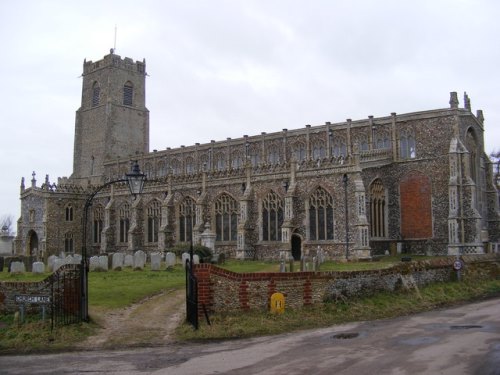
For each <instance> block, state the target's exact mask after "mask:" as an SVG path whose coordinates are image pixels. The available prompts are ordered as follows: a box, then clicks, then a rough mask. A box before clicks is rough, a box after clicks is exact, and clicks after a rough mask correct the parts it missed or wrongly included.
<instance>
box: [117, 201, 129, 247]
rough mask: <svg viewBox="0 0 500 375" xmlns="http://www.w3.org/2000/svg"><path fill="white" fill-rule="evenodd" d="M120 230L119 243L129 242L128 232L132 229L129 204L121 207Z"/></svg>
mask: <svg viewBox="0 0 500 375" xmlns="http://www.w3.org/2000/svg"><path fill="white" fill-rule="evenodd" d="M119 215H120V230H119V242H121V243H127V242H128V231H129V229H130V206H129V204H128V203H124V204H123V205H122V206H121V207H120V212H119Z"/></svg>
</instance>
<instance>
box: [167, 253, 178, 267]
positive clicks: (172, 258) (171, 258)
mask: <svg viewBox="0 0 500 375" xmlns="http://www.w3.org/2000/svg"><path fill="white" fill-rule="evenodd" d="M175 262H176V259H175V254H174V253H171V252H168V253H167V254H166V255H165V263H166V264H167V269H172V268H174V267H175Z"/></svg>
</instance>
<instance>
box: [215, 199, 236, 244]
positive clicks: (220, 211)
mask: <svg viewBox="0 0 500 375" xmlns="http://www.w3.org/2000/svg"><path fill="white" fill-rule="evenodd" d="M214 211H215V235H216V237H215V240H216V241H236V235H237V232H238V227H237V226H238V203H237V202H236V200H235V199H234V198H232V197H231V196H230V195H228V194H222V195H220V196H219V197H218V198H217V200H216V201H215V205H214Z"/></svg>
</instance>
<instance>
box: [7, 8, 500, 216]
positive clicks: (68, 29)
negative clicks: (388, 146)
mask: <svg viewBox="0 0 500 375" xmlns="http://www.w3.org/2000/svg"><path fill="white" fill-rule="evenodd" d="M499 19H500V2H499V1H497V0H429V1H426V0H421V1H415V0H412V1H406V0H394V1H389V0H387V1H386V0H377V1H375V0H373V1H368V0H345V1H343V0H330V1H327V0H317V1H315V0H307V1H306V0H302V1H294V0H255V1H251V0H248V1H237V0H234V1H229V0H227V1H225V0H210V1H191V0H179V1H169V0H159V1H147V0H143V1H137V0H134V1H127V0H120V1H114V0H110V1H103V0H101V1H94V0H86V1H68V0H66V1H62V0H61V1H43V0H36V1H35V0H33V1H27V0H17V1H1V2H0V43H1V51H2V58H1V59H0V72H1V73H0V74H1V75H2V90H0V102H1V103H2V109H3V110H2V113H1V117H0V127H1V128H0V130H1V134H2V138H1V144H2V146H1V154H0V155H1V160H2V173H3V176H4V177H3V178H2V183H1V184H0V216H3V215H6V214H11V215H13V216H14V218H15V220H17V218H18V216H19V213H20V203H19V186H20V181H21V177H23V176H24V177H25V178H26V184H27V185H28V186H29V184H30V180H31V178H32V177H31V173H32V172H33V171H35V172H36V178H37V181H38V182H37V185H38V186H40V185H41V184H42V183H43V181H44V179H45V175H46V174H49V176H50V181H51V182H57V177H61V176H69V175H70V174H71V172H72V167H73V164H72V163H73V159H72V158H73V133H74V122H75V111H76V110H77V109H78V107H79V106H80V100H81V78H79V76H80V75H81V73H82V64H83V60H84V59H85V58H86V59H87V60H93V61H96V60H99V59H101V58H102V57H103V56H104V55H106V54H108V53H109V49H110V48H111V47H113V44H114V32H115V25H117V30H118V32H117V45H116V47H117V49H116V53H117V54H119V55H120V56H122V57H131V58H133V59H134V60H142V59H143V58H145V59H146V63H147V72H148V74H149V77H148V78H147V99H146V100H147V107H148V109H149V110H150V149H151V150H153V149H158V150H161V149H164V148H165V147H178V146H180V145H191V144H194V143H195V142H200V143H205V142H210V140H211V139H214V140H224V139H226V138H227V137H231V138H238V137H241V136H243V135H244V134H249V135H252V134H260V133H261V132H262V131H266V132H268V133H269V132H274V131H280V130H281V129H283V128H288V129H294V128H300V127H303V126H304V125H305V124H311V125H320V124H324V123H325V121H330V122H332V123H336V122H342V121H344V120H345V119H347V118H352V119H353V120H356V119H363V118H366V117H367V116H369V115H373V116H375V117H378V116H387V115H389V114H390V113H391V112H396V113H407V112H415V111H421V110H429V109H436V108H445V107H448V101H449V92H450V91H457V92H458V93H459V98H460V101H461V103H460V106H463V92H464V91H466V92H467V93H468V95H469V97H470V98H471V102H472V108H473V111H474V113H475V111H476V110H477V109H482V110H484V116H485V129H486V133H485V144H486V151H487V152H488V153H490V152H492V151H493V150H498V149H500V142H499V140H500V124H499V122H500V107H499V102H500V100H499V99H500V94H499V90H500V82H499V74H498V71H499V66H500V63H499V60H500V49H499V40H500V22H498V20H499Z"/></svg>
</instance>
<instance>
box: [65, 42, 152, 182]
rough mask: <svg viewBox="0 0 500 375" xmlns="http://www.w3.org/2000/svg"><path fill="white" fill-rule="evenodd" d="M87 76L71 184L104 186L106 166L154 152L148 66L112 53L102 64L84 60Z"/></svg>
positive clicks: (76, 135) (84, 76)
mask: <svg viewBox="0 0 500 375" xmlns="http://www.w3.org/2000/svg"><path fill="white" fill-rule="evenodd" d="M82 76H83V85H82V103H81V107H80V108H79V109H78V110H77V111H76V124H75V146H74V153H73V174H72V176H71V179H73V180H77V181H78V180H80V181H79V182H80V183H86V182H88V181H91V183H99V182H100V181H101V180H102V177H103V176H104V163H106V162H109V161H111V160H115V159H123V158H129V159H130V158H133V157H134V156H135V155H142V154H144V153H147V152H148V150H149V111H148V109H147V108H146V63H145V61H144V60H143V61H142V62H139V61H136V62H134V61H133V60H132V59H130V58H128V57H126V58H124V59H121V57H120V56H118V55H116V54H114V51H113V50H111V51H110V54H109V55H107V56H104V58H103V59H102V60H100V61H96V62H92V61H84V63H83V74H82ZM77 181H74V182H77Z"/></svg>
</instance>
